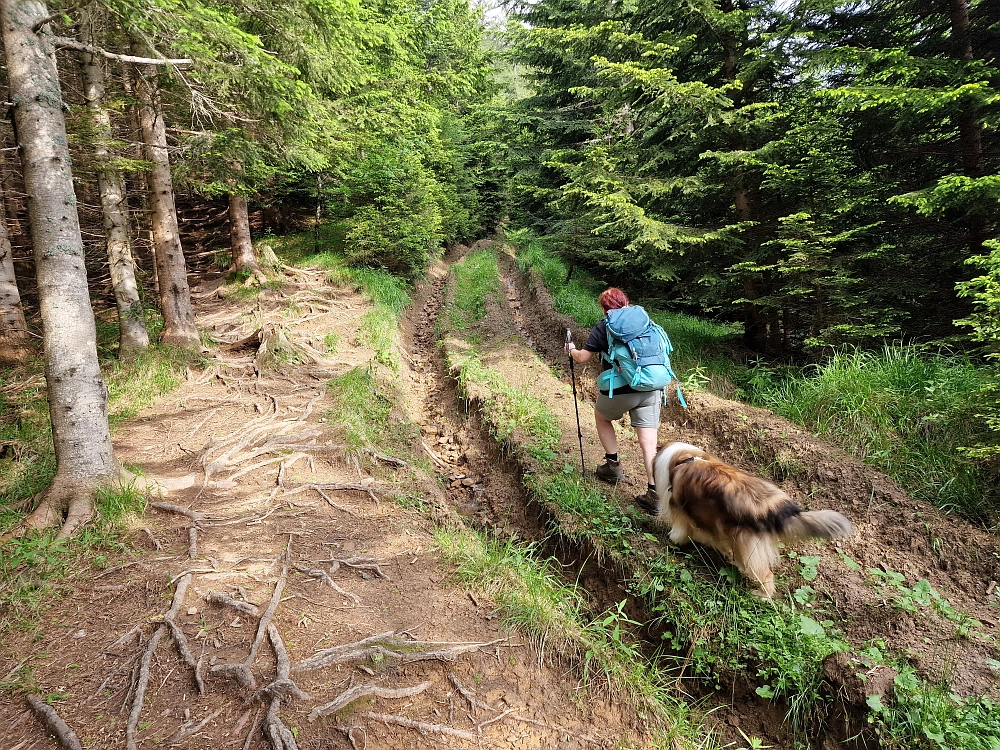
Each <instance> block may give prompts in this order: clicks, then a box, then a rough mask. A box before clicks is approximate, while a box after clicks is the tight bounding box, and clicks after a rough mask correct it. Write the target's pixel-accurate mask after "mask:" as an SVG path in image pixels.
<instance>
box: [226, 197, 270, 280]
mask: <svg viewBox="0 0 1000 750" xmlns="http://www.w3.org/2000/svg"><path fill="white" fill-rule="evenodd" d="M229 241H230V242H229V244H230V248H231V250H232V254H233V270H234V271H237V272H239V271H247V272H249V273H250V274H251V275H252V276H254V277H256V278H257V279H259V280H260V279H262V280H263V281H266V280H267V279H266V277H264V274H263V272H262V271H261V270H260V266H259V265H257V258H256V257H254V254H253V242H252V241H251V240H250V211H249V209H248V208H247V199H246V198H244V197H243V196H242V195H237V194H236V193H231V194H230V196H229Z"/></svg>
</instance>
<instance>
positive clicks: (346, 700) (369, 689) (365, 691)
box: [309, 681, 433, 721]
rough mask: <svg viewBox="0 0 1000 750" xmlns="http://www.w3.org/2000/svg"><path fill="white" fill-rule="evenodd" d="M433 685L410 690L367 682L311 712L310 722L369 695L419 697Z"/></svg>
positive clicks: (396, 697) (410, 688)
mask: <svg viewBox="0 0 1000 750" xmlns="http://www.w3.org/2000/svg"><path fill="white" fill-rule="evenodd" d="M432 684H433V683H432V682H430V681H428V682H421V683H420V684H419V685H414V686H413V687H408V688H395V689H394V688H384V687H380V686H379V685H376V684H374V683H372V682H367V683H365V684H363V685H355V686H354V687H352V688H348V689H347V690H345V691H344V692H342V693H341V694H340V695H338V696H337V697H336V698H334V699H333V700H332V701H330V702H329V703H325V704H324V705H322V706H316V708H314V709H313V710H312V711H310V712H309V721H316V719H318V718H319V717H321V716H326V715H327V714H332V713H336V712H337V711H339V710H340V709H342V708H345V707H347V706H349V705H351V704H352V703H354V701H356V700H359V699H361V698H365V697H367V696H369V695H374V696H377V697H379V698H391V699H398V698H412V697H413V696H414V695H419V694H420V693H422V692H424V691H425V690H426V689H427V688H429V687H430V686H431V685H432Z"/></svg>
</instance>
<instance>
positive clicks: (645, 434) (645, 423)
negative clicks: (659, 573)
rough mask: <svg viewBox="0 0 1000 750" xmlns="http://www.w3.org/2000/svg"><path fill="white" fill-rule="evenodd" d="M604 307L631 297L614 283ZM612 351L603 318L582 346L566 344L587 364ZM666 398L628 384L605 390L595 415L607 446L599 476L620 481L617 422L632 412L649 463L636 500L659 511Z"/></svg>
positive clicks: (607, 364)
mask: <svg viewBox="0 0 1000 750" xmlns="http://www.w3.org/2000/svg"><path fill="white" fill-rule="evenodd" d="M598 302H599V303H600V305H601V309H603V310H604V314H605V315H607V314H608V311H610V310H618V309H620V308H623V307H628V304H629V302H628V297H627V296H626V295H625V292H623V291H622V290H621V289H618V288H616V287H611V288H610V289H606V290H605V291H603V292H601V296H600V297H599V298H598ZM607 351H608V324H607V320H601V321H600V322H598V324H597V325H595V326H594V327H593V329H591V331H590V336H589V337H588V338H587V343H586V344H584V345H583V348H582V349H577V348H576V346H575V345H574V344H573V342H569V343H567V344H566V353H567V354H569V356H570V357H572V358H573V361H574V362H579V363H581V364H583V363H584V362H589V361H590V359H591V357H593V356H594V355H595V354H596V355H598V356H600V355H601V354H603V353H605V352H607ZM601 363H602V367H601V371H602V372H604V371H605V370H609V369H611V363H610V362H608V361H607V360H606V359H605V358H603V357H602V358H601ZM662 402H663V391H662V390H659V391H635V390H633V389H632V388H630V387H629V386H627V385H624V386H616V387H615V388H614V392H613V394H612V396H611V397H610V398H609V397H608V390H607V389H605V390H602V391H601V392H600V394H599V395H598V397H597V403H596V404H595V405H594V419H595V420H596V422H597V435H598V437H599V438H600V440H601V445H602V446H603V448H604V454H605V455H604V459H605V461H604V463H603V464H601V465H600V466H598V467H597V469H596V470H595V472H594V473H595V474H596V475H597V478H598V479H601V480H603V481H605V482H610V483H612V484H617V483H618V482H620V481H621V480H622V479H623V478H624V476H625V471H624V469H622V465H621V461H620V460H619V459H618V436H617V435H615V426H614V424H613V422H615V421H616V420H619V419H621V418H622V417H623V416H625V412H628V413H629V416H630V417H631V419H632V426H633V427H634V428H635V434H636V437H638V439H639V448H640V449H641V450H642V460H643V463H645V465H646V492H645V493H644V494H642V495H640V496H639V497H637V498H636V499H635V502H636V504H637V505H638V506H639V507H640V508H642V509H643V510H644V511H646V512H655V510H656V508H657V502H656V487H655V485H654V484H653V458H654V456H656V443H657V430H658V429H659V427H660V404H661V403H662Z"/></svg>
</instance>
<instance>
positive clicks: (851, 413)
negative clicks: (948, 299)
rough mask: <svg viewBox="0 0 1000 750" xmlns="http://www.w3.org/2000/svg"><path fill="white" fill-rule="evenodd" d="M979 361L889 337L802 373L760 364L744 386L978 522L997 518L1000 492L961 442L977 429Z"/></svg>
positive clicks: (758, 399) (756, 398)
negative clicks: (879, 345)
mask: <svg viewBox="0 0 1000 750" xmlns="http://www.w3.org/2000/svg"><path fill="white" fill-rule="evenodd" d="M983 378H984V374H983V370H982V369H981V368H979V367H977V366H976V365H974V364H973V363H971V362H970V361H969V360H968V359H966V358H963V357H959V356H946V355H942V354H938V353H934V352H926V351H921V350H920V349H918V348H917V347H914V346H903V345H899V344H894V345H887V346H885V347H884V348H883V349H882V350H881V351H874V352H866V351H861V350H858V349H851V350H845V351H838V352H834V353H833V354H832V355H831V356H830V357H829V359H827V360H826V361H825V362H824V363H822V364H820V365H816V366H814V367H812V368H810V370H809V371H807V372H806V373H805V374H792V375H789V376H787V377H784V378H781V377H780V376H777V375H775V374H774V373H772V372H771V371H770V370H767V369H764V368H760V369H758V370H756V371H754V372H752V373H751V375H750V376H749V377H748V379H747V380H746V381H745V382H744V384H743V385H742V386H741V390H742V393H743V395H744V396H745V397H746V398H748V399H749V400H750V401H751V402H752V403H755V404H757V405H761V406H765V407H767V408H769V409H771V410H773V411H774V412H775V413H777V414H781V415H782V416H784V417H787V418H788V419H791V420H792V421H793V422H797V423H798V424H801V425H805V426H807V427H808V428H809V429H811V430H813V431H814V432H815V433H816V434H817V435H820V436H823V437H827V438H829V439H831V440H833V441H834V442H837V443H839V444H841V445H842V446H844V448H845V449H847V450H848V451H850V452H852V453H853V454H854V455H855V456H857V457H858V458H859V459H861V460H862V461H864V462H866V463H868V464H870V465H871V466H874V467H875V468H877V469H879V470H880V471H883V472H885V473H886V474H888V475H889V476H891V477H893V478H894V479H896V480H897V481H898V482H899V483H900V484H901V485H903V486H904V487H905V488H906V489H907V490H908V491H909V492H910V493H911V494H913V495H914V496H915V497H919V498H921V499H923V500H927V501H930V502H932V503H934V504H935V505H937V506H938V507H939V508H941V509H942V510H945V511H947V512H955V513H959V514H961V515H963V516H965V517H966V518H968V519H970V520H972V521H975V522H978V523H986V524H990V523H996V522H997V519H998V518H1000V493H998V491H997V489H996V487H995V486H993V483H992V482H990V481H989V480H988V477H987V476H986V475H985V474H984V472H983V471H982V463H980V462H977V461H976V460H975V459H972V458H969V457H968V456H966V455H964V454H963V453H962V451H961V450H960V448H962V447H964V446H969V445H973V444H975V443H977V442H979V440H980V439H981V438H982V437H983V428H982V424H981V422H980V420H978V419H977V418H976V410H977V408H978V406H977V403H976V397H977V395H978V394H979V392H980V389H981V387H982V386H983V382H984V381H983Z"/></svg>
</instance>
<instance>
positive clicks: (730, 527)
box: [653, 443, 854, 598]
mask: <svg viewBox="0 0 1000 750" xmlns="http://www.w3.org/2000/svg"><path fill="white" fill-rule="evenodd" d="M653 475H654V479H655V481H656V490H657V494H658V497H659V500H658V507H657V508H656V511H657V512H656V514H655V516H656V517H657V518H659V519H662V520H663V521H664V522H665V523H668V524H669V525H670V541H672V542H673V543H674V544H684V543H686V542H687V541H689V540H693V541H695V542H700V543H701V544H707V545H709V546H710V547H714V548H715V549H717V550H719V551H720V552H721V553H722V554H724V555H725V556H726V557H727V558H729V559H730V560H731V561H732V562H734V563H735V564H736V566H737V567H738V568H739V569H740V572H742V573H743V575H745V576H746V577H747V578H749V579H750V580H751V581H753V582H754V583H755V584H756V585H757V586H759V588H760V593H763V594H764V595H765V596H767V597H768V598H771V597H773V596H774V593H775V588H774V573H773V571H772V570H771V569H772V567H773V566H774V562H775V560H776V559H777V557H778V550H777V542H778V541H779V540H780V541H783V542H794V541H798V540H802V539H837V538H840V537H845V536H849V535H850V534H852V533H853V532H854V527H853V526H852V525H851V522H850V521H848V520H847V519H846V518H845V517H844V516H842V515H841V514H840V513H837V512H836V511H833V510H813V511H804V510H802V508H800V507H799V506H798V505H796V504H795V503H794V502H793V501H792V499H791V498H790V497H789V496H788V495H786V494H785V493H784V492H782V491H781V490H780V489H778V488H777V487H775V486H774V485H773V484H771V483H770V482H767V481H765V480H763V479H759V478H757V477H753V476H750V475H749V474H746V473H745V472H742V471H740V470H739V469H737V468H735V467H733V466H730V465H729V464H727V463H725V462H723V461H721V460H720V459H718V458H716V457H715V456H712V455H710V454H708V453H706V452H705V451H703V450H702V449H701V448H697V447H695V446H693V445H690V444H689V443H671V444H670V445H667V446H665V447H663V448H660V449H659V451H657V454H656V458H655V459H653Z"/></svg>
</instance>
